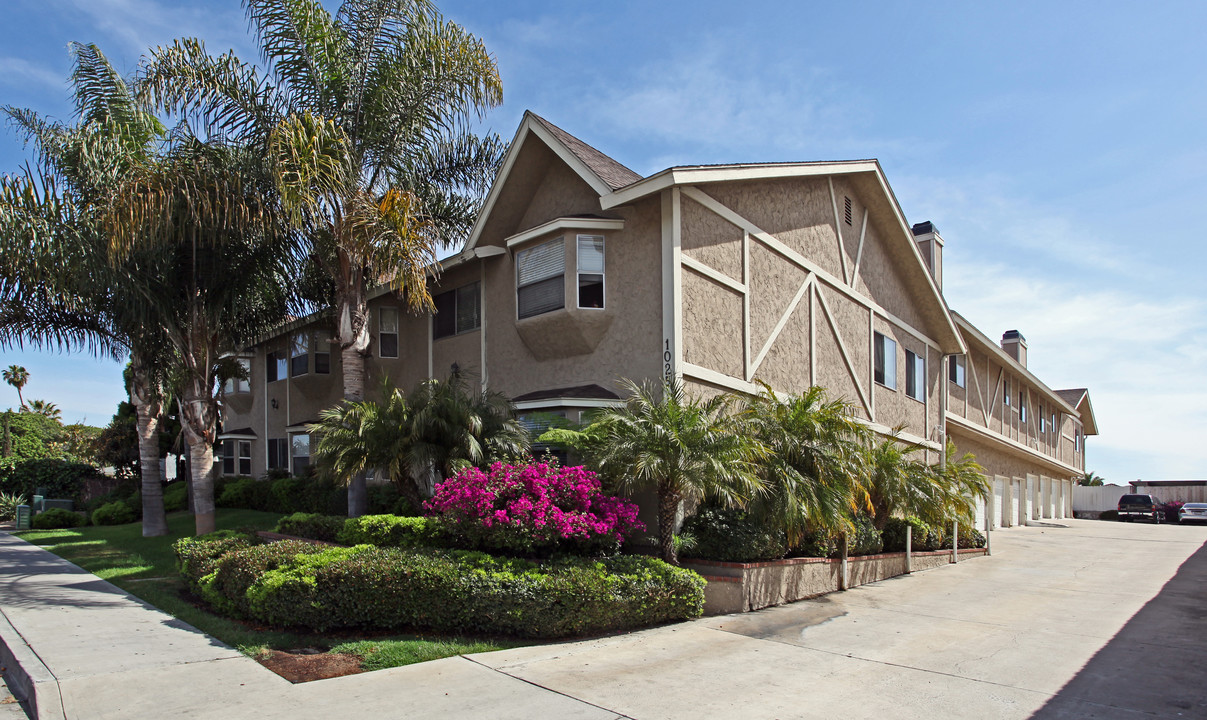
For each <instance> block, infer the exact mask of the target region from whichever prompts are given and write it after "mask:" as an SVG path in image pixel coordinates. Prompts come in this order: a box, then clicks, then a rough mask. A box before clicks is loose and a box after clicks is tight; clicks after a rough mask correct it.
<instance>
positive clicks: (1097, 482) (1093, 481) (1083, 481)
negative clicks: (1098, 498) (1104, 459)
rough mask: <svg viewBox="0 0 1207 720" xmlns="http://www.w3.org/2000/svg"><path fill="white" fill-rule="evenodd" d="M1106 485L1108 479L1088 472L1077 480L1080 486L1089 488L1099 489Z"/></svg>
mask: <svg viewBox="0 0 1207 720" xmlns="http://www.w3.org/2000/svg"><path fill="white" fill-rule="evenodd" d="M1105 483H1106V479H1105V478H1103V477H1102V476H1101V475H1098V474H1097V473H1095V472H1093V471H1089V472H1086V474H1085V475H1082V476H1081V477H1079V478H1077V484H1078V485H1084V486H1087V487H1099V486H1101V485H1103V484H1105Z"/></svg>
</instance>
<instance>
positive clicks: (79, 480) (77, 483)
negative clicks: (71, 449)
mask: <svg viewBox="0 0 1207 720" xmlns="http://www.w3.org/2000/svg"><path fill="white" fill-rule="evenodd" d="M99 474H100V473H99V471H98V470H97V469H96V468H94V467H92V466H91V465H85V464H83V463H78V462H73V461H71V460H61V459H58V458H38V459H34V460H17V459H14V458H0V491H3V492H7V493H18V494H21V495H24V496H25V497H27V498H30V499H32V498H33V496H34V490H36V489H38V488H42V489H44V490H45V491H46V495H45V497H48V498H63V499H68V500H74V501H75V502H76V503H77V504H78V503H79V501H80V493H81V492H82V491H83V489H84V481H85V480H87V479H88V478H92V477H96V476H97V475H99Z"/></svg>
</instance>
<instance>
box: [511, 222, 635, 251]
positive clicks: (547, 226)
mask: <svg viewBox="0 0 1207 720" xmlns="http://www.w3.org/2000/svg"><path fill="white" fill-rule="evenodd" d="M623 229H624V220H618V219H613V218H564V217H563V218H556V219H554V220H550V221H549V222H547V223H543V224H541V225H537V226H536V227H534V228H531V229H529V230H525V231H523V232H519V233H516V234H515V235H512V236H511V237H509V238H507V239H506V240H504V241H503V242H504V244H505V245H506V246H507V247H508V248H513V247H515V246H516V245H520V244H523V243H526V242H528V241H529V240H535V239H537V238H539V237H541V236H542V235H547V234H550V233H556V232H562V231H565V230H623Z"/></svg>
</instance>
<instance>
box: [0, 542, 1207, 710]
mask: <svg viewBox="0 0 1207 720" xmlns="http://www.w3.org/2000/svg"><path fill="white" fill-rule="evenodd" d="M1062 522H1065V523H1067V524H1068V525H1069V527H1067V528H1056V527H1044V528H1040V527H1030V528H1016V529H1010V530H1002V531H997V532H994V533H993V551H994V554H993V556H992V557H988V558H975V559H969V560H965V561H963V562H961V563H960V564H958V565H954V566H946V567H941V568H936V569H934V570H928V571H926V572H921V573H917V574H914V575H912V576H907V577H901V578H894V579H892V580H887V581H884V582H880V583H875V584H872V585H866V586H863V587H860V588H856V589H854V590H851V591H849V592H845V593H836V594H833V595H830V596H827V597H824V598H821V599H818V600H814V601H807V602H802V603H797V604H794V605H790V606H784V607H779V608H771V609H768V610H763V611H760V612H757V613H749V614H745V615H730V616H721V617H714V618H705V619H702V620H698V621H695V622H691V623H683V624H679V625H674V626H668V627H663V628H656V629H653V630H647V631H643V632H636V633H631V634H627V635H619V636H613V637H607V638H601V639H596V640H587V641H580V642H573V643H559V644H552V645H542V646H536V647H528V648H518V649H515V650H506V651H501V652H495V653H485V654H481V655H471V656H466V657H456V658H446V659H444V660H438V661H435V662H430V663H423V664H420V665H412V666H407V667H401V668H394V669H391V670H382V671H379V672H374V673H364V674H361V675H353V676H348V677H343V678H335V679H332V680H322V681H318V682H313V683H307V684H304V685H290V684H289V683H287V682H285V681H284V680H281V679H280V678H279V677H277V676H276V675H273V674H272V673H270V672H269V671H267V670H265V669H264V668H262V667H260V666H259V665H257V664H256V663H254V662H253V661H251V660H250V659H248V658H245V657H241V656H239V655H238V654H237V653H232V652H231V651H230V650H229V649H228V648H225V647H224V646H221V645H220V644H218V643H216V642H215V641H213V640H212V639H210V638H207V637H206V636H204V635H201V634H200V633H198V632H196V631H195V630H192V629H191V628H189V627H188V626H186V625H184V624H183V623H180V622H178V621H175V620H173V619H171V618H169V617H167V616H164V615H163V614H162V613H159V612H158V611H156V610H154V609H153V608H149V607H147V606H145V605H142V604H141V603H138V602H136V601H134V600H132V599H130V598H129V597H128V596H126V595H125V594H124V593H122V592H121V591H119V590H117V589H116V588H113V586H111V585H108V583H103V582H102V581H99V580H97V579H96V578H94V577H92V576H90V575H87V574H86V573H83V572H82V571H80V570H79V569H78V568H74V566H71V565H70V564H68V563H64V562H63V561H61V560H58V559H57V558H54V557H53V556H50V555H49V554H47V553H45V551H42V550H40V549H38V548H33V547H32V546H29V545H26V544H25V543H20V542H18V541H15V540H13V539H11V538H9V539H8V540H6V541H3V542H0V570H3V572H0V578H2V579H0V609H2V610H3V611H4V615H5V616H6V618H7V622H10V623H11V625H9V627H10V628H11V629H15V630H16V631H18V632H19V633H20V638H21V639H22V640H23V641H25V642H28V644H29V650H30V651H32V652H33V653H34V654H36V655H37V658H38V661H39V662H40V663H42V664H44V667H43V669H42V671H41V672H42V676H41V677H42V678H43V679H42V680H40V681H39V682H41V683H42V685H41V687H44V688H47V689H48V691H49V692H50V694H49V695H47V696H46V698H47V700H48V702H46V703H43V705H44V706H45V708H46V709H47V710H55V711H56V712H54V715H57V716H59V717H64V716H65V717H69V718H73V717H79V718H94V717H115V718H143V717H145V718H160V717H192V718H201V717H215V718H243V717H255V718H260V719H261V720H267V719H269V718H288V719H289V720H300V719H302V718H311V717H313V718H329V717H343V716H350V715H354V716H363V717H368V716H381V717H478V716H481V717H491V718H531V717H549V718H563V717H582V718H599V719H601V720H606V719H609V718H616V717H629V718H712V717H715V718H875V719H876V720H885V719H886V718H1026V717H1039V718H1045V719H1047V718H1136V717H1141V716H1144V717H1169V718H1175V717H1181V718H1189V717H1207V677H1205V676H1204V672H1203V670H1202V668H1205V667H1207V650H1205V649H1204V648H1203V643H1202V640H1203V638H1207V602H1205V601H1204V598H1207V548H1204V540H1207V528H1201V527H1179V526H1170V525H1164V526H1149V525H1131V524H1123V523H1108V522H1096V521H1077V520H1073V521H1062ZM0 540H3V538H0ZM4 576H6V577H4ZM0 629H3V628H0ZM8 632H9V633H10V634H11V632H12V630H10V631H8ZM40 709H41V708H40ZM48 716H51V715H48Z"/></svg>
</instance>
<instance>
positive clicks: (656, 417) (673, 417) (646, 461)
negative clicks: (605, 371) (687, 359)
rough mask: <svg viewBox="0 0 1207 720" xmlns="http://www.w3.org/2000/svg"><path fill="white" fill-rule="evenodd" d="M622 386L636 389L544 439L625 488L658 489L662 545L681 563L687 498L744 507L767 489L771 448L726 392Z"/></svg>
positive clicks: (671, 384) (668, 384) (673, 386)
mask: <svg viewBox="0 0 1207 720" xmlns="http://www.w3.org/2000/svg"><path fill="white" fill-rule="evenodd" d="M622 384H623V385H624V386H625V387H626V388H627V389H628V391H629V397H628V399H627V400H626V401H625V404H624V405H623V406H621V407H617V408H607V409H604V410H601V411H599V412H598V413H597V414H596V415H594V416H592V418H591V423H590V424H589V425H588V426H587V427H586V428H584V429H582V430H566V429H556V430H549V431H547V432H546V433H545V434H544V435H542V436H541V437H540V438H538V439H539V440H540V441H541V442H553V443H556V444H561V445H565V446H568V447H571V448H573V449H575V450H576V451H577V452H579V453H580V454H582V455H583V456H584V458H585V459H586V460H587V462H588V464H590V465H592V466H594V467H595V469H597V470H598V471H599V472H600V474H601V475H603V476H604V477H605V478H606V479H607V480H608V481H609V482H611V483H613V484H614V486H615V487H616V488H617V489H619V490H621V491H625V492H628V493H630V494H631V493H632V492H633V491H636V490H638V489H643V488H649V489H652V490H654V491H655V493H657V497H658V546H659V549H660V552H661V554H662V558H663V559H664V560H666V561H667V562H670V563H676V562H678V557H677V554H676V550H675V542H674V531H675V521H676V517H677V515H678V513H679V509H680V506H681V504H682V503H683V502H684V501H685V500H687V501H697V500H702V499H709V500H713V501H716V502H718V503H720V504H727V505H744V504H745V503H747V502H748V501H749V500H750V499H751V498H752V497H754V496H755V495H756V494H757V493H758V492H759V490H760V489H761V488H762V481H761V479H760V475H759V463H760V462H761V461H762V460H763V459H764V458H765V457H766V449H765V447H764V446H763V445H762V443H760V442H759V441H758V440H757V439H755V438H753V437H751V436H750V435H749V434H747V433H744V432H742V429H741V425H740V423H739V422H738V420H737V418H736V417H735V415H734V414H733V413H732V412H731V410H732V408H731V403H732V398H730V397H729V396H727V395H717V396H714V397H712V398H709V399H701V398H689V397H688V395H687V392H686V390H685V389H684V387H683V384H682V383H681V382H679V381H673V382H663V383H661V384H660V385H654V384H651V383H648V382H647V383H644V384H640V385H639V384H637V383H634V382H633V381H631V380H623V381H622Z"/></svg>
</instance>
